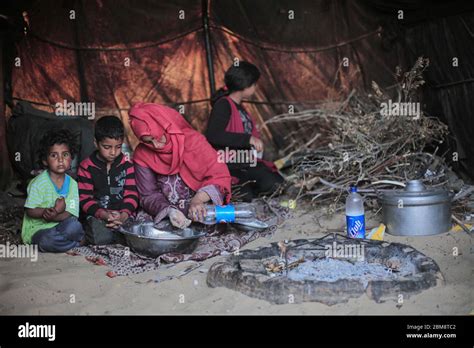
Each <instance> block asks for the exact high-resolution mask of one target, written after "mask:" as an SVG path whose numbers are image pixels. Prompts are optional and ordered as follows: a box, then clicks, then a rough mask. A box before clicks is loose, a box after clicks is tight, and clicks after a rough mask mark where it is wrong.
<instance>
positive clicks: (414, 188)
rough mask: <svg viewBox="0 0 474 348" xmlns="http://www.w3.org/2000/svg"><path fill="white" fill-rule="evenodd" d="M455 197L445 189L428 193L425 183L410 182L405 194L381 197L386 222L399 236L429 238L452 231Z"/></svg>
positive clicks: (398, 192)
mask: <svg viewBox="0 0 474 348" xmlns="http://www.w3.org/2000/svg"><path fill="white" fill-rule="evenodd" d="M452 198H453V194H452V193H450V192H448V191H446V190H444V189H427V188H426V187H425V186H424V185H423V183H422V182H421V180H411V181H408V183H407V185H406V187H405V189H404V190H394V191H386V192H384V193H382V194H380V195H379V197H378V199H379V202H380V203H381V205H382V213H383V222H384V224H385V225H386V226H387V232H388V233H390V234H392V235H395V236H426V235H433V234H439V233H444V232H447V231H449V230H450V229H451V200H452Z"/></svg>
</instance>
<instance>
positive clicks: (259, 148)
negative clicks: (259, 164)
mask: <svg viewBox="0 0 474 348" xmlns="http://www.w3.org/2000/svg"><path fill="white" fill-rule="evenodd" d="M250 145H252V146H253V147H255V150H257V152H263V142H262V141H261V140H260V139H259V138H257V137H254V136H253V135H252V136H251V137H250Z"/></svg>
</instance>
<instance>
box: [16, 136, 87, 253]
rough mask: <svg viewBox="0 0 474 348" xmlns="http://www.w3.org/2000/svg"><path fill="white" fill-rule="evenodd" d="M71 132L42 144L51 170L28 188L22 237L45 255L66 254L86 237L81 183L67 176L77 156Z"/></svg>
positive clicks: (42, 155) (43, 159) (42, 156)
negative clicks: (50, 253)
mask: <svg viewBox="0 0 474 348" xmlns="http://www.w3.org/2000/svg"><path fill="white" fill-rule="evenodd" d="M73 139H74V137H73V135H72V134H71V132H69V131H68V130H65V129H63V130H50V131H49V132H48V133H46V134H45V135H44V136H43V138H42V139H41V142H40V149H39V157H40V161H41V163H42V164H43V165H44V166H45V167H46V168H47V170H45V171H43V172H42V173H41V174H39V175H38V176H36V177H35V178H34V179H33V180H31V182H30V183H29V185H28V189H27V191H28V197H27V199H26V202H25V208H26V209H25V216H24V218H23V226H22V231H21V237H22V239H23V242H24V243H26V244H38V248H39V250H40V251H42V252H53V253H54V252H58V253H59V252H65V251H68V250H69V249H72V248H74V247H77V246H79V245H80V242H81V241H82V239H83V237H84V231H83V230H82V225H81V224H80V223H79V221H78V220H77V218H78V216H79V194H78V190H77V182H76V181H75V180H74V179H73V178H71V177H70V176H69V175H67V174H66V171H67V170H68V169H69V168H70V166H71V161H72V158H73V156H74V154H75V153H76V145H75V144H74V142H73Z"/></svg>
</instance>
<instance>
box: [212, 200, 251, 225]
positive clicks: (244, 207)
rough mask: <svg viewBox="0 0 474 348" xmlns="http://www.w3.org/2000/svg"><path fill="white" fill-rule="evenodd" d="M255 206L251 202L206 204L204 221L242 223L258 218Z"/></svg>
mask: <svg viewBox="0 0 474 348" xmlns="http://www.w3.org/2000/svg"><path fill="white" fill-rule="evenodd" d="M256 218H257V212H256V210H255V207H254V206H253V205H251V204H249V203H238V204H228V205H223V206H219V205H211V204H207V205H206V216H205V218H204V223H205V224H207V225H213V224H218V223H240V222H252V221H254V220H256Z"/></svg>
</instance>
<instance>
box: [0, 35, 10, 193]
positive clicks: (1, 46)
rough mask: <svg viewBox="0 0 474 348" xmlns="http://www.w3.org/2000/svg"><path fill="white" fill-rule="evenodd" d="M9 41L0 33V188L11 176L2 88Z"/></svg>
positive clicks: (6, 184)
mask: <svg viewBox="0 0 474 348" xmlns="http://www.w3.org/2000/svg"><path fill="white" fill-rule="evenodd" d="M7 43H10V40H7V39H6V36H5V32H2V33H1V34H0V190H5V189H7V188H8V186H9V185H10V181H11V179H12V177H13V172H12V166H11V164H10V158H9V154H8V150H7V129H6V128H7V119H6V115H5V111H6V110H5V95H4V94H5V88H4V83H5V81H4V76H5V75H4V72H5V71H4V70H5V68H6V67H5V64H4V52H5V45H6V44H7Z"/></svg>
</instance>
